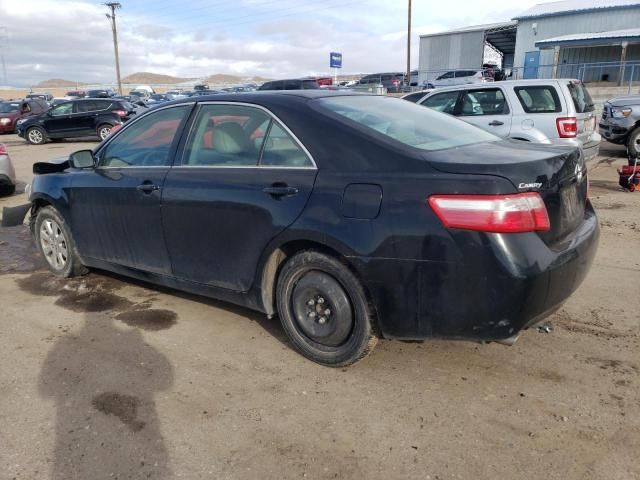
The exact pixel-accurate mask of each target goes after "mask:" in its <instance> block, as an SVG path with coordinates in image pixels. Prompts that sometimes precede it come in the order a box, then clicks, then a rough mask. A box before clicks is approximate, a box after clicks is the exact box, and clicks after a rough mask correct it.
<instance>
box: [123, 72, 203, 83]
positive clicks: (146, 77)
mask: <svg viewBox="0 0 640 480" xmlns="http://www.w3.org/2000/svg"><path fill="white" fill-rule="evenodd" d="M192 80H194V79H193V78H180V77H173V76H171V75H162V74H160V73H151V72H136V73H132V74H131V75H127V76H126V77H124V78H123V79H122V83H126V84H129V85H131V84H134V83H137V84H142V85H157V84H162V83H183V82H189V81H192Z"/></svg>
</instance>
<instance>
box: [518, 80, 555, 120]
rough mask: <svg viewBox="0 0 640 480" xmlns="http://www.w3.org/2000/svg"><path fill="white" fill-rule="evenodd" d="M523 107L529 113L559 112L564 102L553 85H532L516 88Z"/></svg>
mask: <svg viewBox="0 0 640 480" xmlns="http://www.w3.org/2000/svg"><path fill="white" fill-rule="evenodd" d="M514 90H515V92H516V95H517V97H518V100H520V104H521V105H522V108H523V109H524V111H525V112H527V113H558V112H561V111H562V104H561V103H560V98H559V97H558V92H556V89H555V88H554V87H552V86H551V85H530V86H526V87H515V88H514Z"/></svg>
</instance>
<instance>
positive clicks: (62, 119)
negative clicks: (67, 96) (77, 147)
mask: <svg viewBox="0 0 640 480" xmlns="http://www.w3.org/2000/svg"><path fill="white" fill-rule="evenodd" d="M74 108H75V102H66V103H61V104H60V105H58V106H56V107H54V108H52V109H51V110H49V111H48V112H47V113H45V114H44V121H43V124H44V128H45V130H46V131H47V135H49V136H50V137H53V138H59V137H64V136H65V135H67V134H68V133H69V131H70V130H71V129H72V124H73V112H74Z"/></svg>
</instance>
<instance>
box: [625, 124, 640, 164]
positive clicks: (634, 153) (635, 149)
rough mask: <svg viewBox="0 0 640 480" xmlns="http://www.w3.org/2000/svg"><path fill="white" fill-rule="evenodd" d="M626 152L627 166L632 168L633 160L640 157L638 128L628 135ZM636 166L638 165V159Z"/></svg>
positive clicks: (639, 130)
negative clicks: (627, 154) (627, 156)
mask: <svg viewBox="0 0 640 480" xmlns="http://www.w3.org/2000/svg"><path fill="white" fill-rule="evenodd" d="M627 152H628V153H629V165H631V166H633V164H634V163H635V159H636V158H638V155H640V128H636V129H635V130H634V131H632V132H631V133H630V134H629V138H628V139H627ZM638 165H640V159H639V160H638Z"/></svg>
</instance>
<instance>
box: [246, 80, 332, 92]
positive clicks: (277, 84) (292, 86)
mask: <svg viewBox="0 0 640 480" xmlns="http://www.w3.org/2000/svg"><path fill="white" fill-rule="evenodd" d="M316 88H320V87H319V86H318V82H317V81H315V80H312V79H299V78H292V79H289V80H274V81H273V82H266V83H264V84H262V85H261V86H260V88H258V90H314V89H316Z"/></svg>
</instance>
